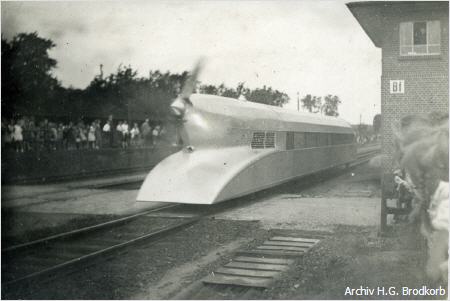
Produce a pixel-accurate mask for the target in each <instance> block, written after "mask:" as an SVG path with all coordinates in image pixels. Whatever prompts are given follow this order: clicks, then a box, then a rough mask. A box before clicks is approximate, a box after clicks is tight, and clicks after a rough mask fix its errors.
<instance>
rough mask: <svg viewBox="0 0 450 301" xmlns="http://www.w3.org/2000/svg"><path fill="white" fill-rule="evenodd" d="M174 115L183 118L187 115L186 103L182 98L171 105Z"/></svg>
mask: <svg viewBox="0 0 450 301" xmlns="http://www.w3.org/2000/svg"><path fill="white" fill-rule="evenodd" d="M170 109H171V111H172V113H173V114H174V115H175V116H177V117H183V116H184V114H185V113H186V102H185V101H184V100H183V99H182V98H179V97H178V98H177V99H175V100H174V102H173V103H172V104H171V105H170Z"/></svg>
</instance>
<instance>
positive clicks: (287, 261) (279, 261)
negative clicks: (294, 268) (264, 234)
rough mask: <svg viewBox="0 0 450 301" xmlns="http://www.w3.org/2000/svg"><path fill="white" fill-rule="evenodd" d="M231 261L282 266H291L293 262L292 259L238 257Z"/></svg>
mask: <svg viewBox="0 0 450 301" xmlns="http://www.w3.org/2000/svg"><path fill="white" fill-rule="evenodd" d="M233 261H244V262H256V263H273V264H284V265H288V264H291V263H293V262H294V261H293V260H292V259H285V258H261V257H249V256H238V257H236V258H234V259H233Z"/></svg>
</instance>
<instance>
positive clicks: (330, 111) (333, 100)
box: [300, 94, 341, 117]
mask: <svg viewBox="0 0 450 301" xmlns="http://www.w3.org/2000/svg"><path fill="white" fill-rule="evenodd" d="M300 101H301V102H302V107H303V108H304V109H306V110H307V111H308V112H310V113H321V114H323V115H326V116H335V117H337V116H339V112H338V107H339V104H341V100H340V99H339V96H336V95H331V94H328V95H326V96H325V97H324V98H323V99H322V97H321V96H312V95H311V94H307V95H306V96H305V97H303V98H302V99H301V100H300Z"/></svg>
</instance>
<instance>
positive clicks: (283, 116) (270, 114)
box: [191, 94, 351, 129]
mask: <svg viewBox="0 0 450 301" xmlns="http://www.w3.org/2000/svg"><path fill="white" fill-rule="evenodd" d="M191 101H192V102H193V104H194V107H195V106H196V103H197V104H199V105H205V104H207V103H208V102H211V101H214V106H210V107H209V109H212V110H214V111H217V112H218V113H223V112H224V108H227V109H229V108H233V109H239V108H241V110H239V115H240V116H241V117H242V116H243V115H247V114H248V115H249V116H248V117H249V119H251V118H254V116H255V115H258V117H261V118H268V119H277V120H280V121H283V122H288V123H291V122H292V123H303V124H304V123H309V124H315V125H323V126H331V127H343V128H350V129H351V125H350V124H349V123H348V122H346V121H345V120H344V119H342V118H338V117H331V116H324V115H319V114H313V113H306V112H297V111H293V110H287V109H283V108H280V107H276V106H269V105H265V104H260V103H255V102H250V101H243V100H238V99H234V98H228V97H222V96H216V95H208V94H193V95H192V96H191ZM244 108H246V109H251V110H242V109H244Z"/></svg>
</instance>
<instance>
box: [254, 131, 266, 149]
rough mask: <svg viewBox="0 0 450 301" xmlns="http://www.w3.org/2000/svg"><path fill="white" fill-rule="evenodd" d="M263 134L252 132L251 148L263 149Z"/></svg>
mask: <svg viewBox="0 0 450 301" xmlns="http://www.w3.org/2000/svg"><path fill="white" fill-rule="evenodd" d="M264 136H265V133H264V132H254V133H253V138H252V143H251V146H252V148H264Z"/></svg>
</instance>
